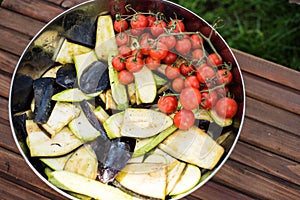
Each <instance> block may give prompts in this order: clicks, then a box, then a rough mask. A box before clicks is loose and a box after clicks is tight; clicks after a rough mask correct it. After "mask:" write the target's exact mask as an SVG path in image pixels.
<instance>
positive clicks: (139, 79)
mask: <svg viewBox="0 0 300 200" xmlns="http://www.w3.org/2000/svg"><path fill="white" fill-rule="evenodd" d="M133 75H134V80H135V85H136V89H137V93H138V96H139V98H140V100H141V102H142V103H152V102H153V101H154V99H155V97H156V84H155V79H154V76H153V73H152V71H151V70H150V69H148V68H147V67H145V66H144V67H143V68H142V70H140V71H139V72H136V73H133Z"/></svg>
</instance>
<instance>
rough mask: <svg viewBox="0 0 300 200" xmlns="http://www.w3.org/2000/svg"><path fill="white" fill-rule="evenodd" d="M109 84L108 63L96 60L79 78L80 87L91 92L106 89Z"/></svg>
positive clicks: (86, 91)
mask: <svg viewBox="0 0 300 200" xmlns="http://www.w3.org/2000/svg"><path fill="white" fill-rule="evenodd" d="M108 85H109V78H108V68H107V64H106V63H104V62H101V61H96V62H94V63H92V64H91V65H90V66H87V68H86V69H85V70H84V71H83V72H82V74H81V76H80V78H79V86H80V89H81V90H82V91H83V92H84V93H86V94H91V93H95V92H100V91H102V90H105V89H106V88H107V87H108Z"/></svg>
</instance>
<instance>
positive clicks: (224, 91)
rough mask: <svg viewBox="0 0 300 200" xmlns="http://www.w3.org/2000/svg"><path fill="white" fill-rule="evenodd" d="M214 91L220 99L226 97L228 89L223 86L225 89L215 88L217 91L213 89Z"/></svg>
mask: <svg viewBox="0 0 300 200" xmlns="http://www.w3.org/2000/svg"><path fill="white" fill-rule="evenodd" d="M215 91H216V92H217V94H218V96H219V97H220V98H222V97H226V96H227V94H228V92H229V89H228V87H227V86H225V87H221V88H217V89H215Z"/></svg>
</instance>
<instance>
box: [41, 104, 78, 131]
mask: <svg viewBox="0 0 300 200" xmlns="http://www.w3.org/2000/svg"><path fill="white" fill-rule="evenodd" d="M79 114H80V109H79V108H78V107H76V106H75V105H73V104H70V103H63V102H57V103H56V104H55V106H54V108H53V110H52V112H51V115H50V117H49V119H48V121H47V123H45V124H43V125H42V126H43V128H44V129H45V130H47V132H48V133H50V134H51V137H54V136H55V134H56V133H58V132H59V131H60V130H61V129H63V127H64V126H66V125H67V124H68V123H69V122H70V121H71V120H73V119H74V118H76V117H78V116H79Z"/></svg>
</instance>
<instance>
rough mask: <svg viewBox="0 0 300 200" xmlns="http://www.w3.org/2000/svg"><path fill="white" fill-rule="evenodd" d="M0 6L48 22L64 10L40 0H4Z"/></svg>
mask: <svg viewBox="0 0 300 200" xmlns="http://www.w3.org/2000/svg"><path fill="white" fill-rule="evenodd" d="M1 6H2V7H4V8H7V9H9V10H12V11H15V12H17V13H20V14H22V15H25V16H29V17H31V18H34V19H37V20H40V21H42V22H49V21H50V20H52V19H53V18H54V17H56V16H57V15H59V14H60V13H61V12H62V11H64V9H63V8H61V7H59V6H54V5H53V4H52V5H51V4H49V3H47V2H45V1H40V0H4V1H3V2H2V4H1ZM41 11H42V12H41Z"/></svg>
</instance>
